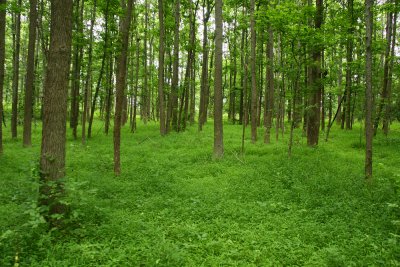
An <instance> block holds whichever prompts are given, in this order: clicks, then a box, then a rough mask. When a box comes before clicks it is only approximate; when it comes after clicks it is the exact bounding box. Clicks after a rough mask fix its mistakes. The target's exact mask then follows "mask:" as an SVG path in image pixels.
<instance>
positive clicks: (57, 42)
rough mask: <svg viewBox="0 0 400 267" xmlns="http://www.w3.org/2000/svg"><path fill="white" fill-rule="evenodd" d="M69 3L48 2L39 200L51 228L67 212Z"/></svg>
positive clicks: (70, 36) (66, 0)
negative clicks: (64, 195)
mask: <svg viewBox="0 0 400 267" xmlns="http://www.w3.org/2000/svg"><path fill="white" fill-rule="evenodd" d="M72 6H73V4H72V0H65V1H56V0H52V1H51V28H50V47H49V54H48V59H49V60H48V64H47V70H46V81H45V84H44V96H43V97H44V99H43V101H44V102H43V129H42V147H41V154H40V181H41V184H40V196H39V197H40V199H39V202H40V204H41V205H42V206H45V207H48V213H46V214H45V218H46V220H47V221H48V222H50V224H51V225H52V226H57V225H59V223H60V217H59V215H61V216H62V215H63V214H65V212H66V207H65V205H64V204H62V202H61V201H60V197H61V196H62V195H63V194H64V186H63V181H62V179H63V178H64V176H65V141H66V121H67V95H68V76H69V66H70V58H71V43H72Z"/></svg>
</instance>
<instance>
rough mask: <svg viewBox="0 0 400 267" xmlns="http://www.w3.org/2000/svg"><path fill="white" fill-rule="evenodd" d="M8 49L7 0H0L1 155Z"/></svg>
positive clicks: (1, 149) (0, 149)
mask: <svg viewBox="0 0 400 267" xmlns="http://www.w3.org/2000/svg"><path fill="white" fill-rule="evenodd" d="M5 49H6V0H0V155H1V154H3V120H4V118H3V88H4V63H5V57H6V54H5Z"/></svg>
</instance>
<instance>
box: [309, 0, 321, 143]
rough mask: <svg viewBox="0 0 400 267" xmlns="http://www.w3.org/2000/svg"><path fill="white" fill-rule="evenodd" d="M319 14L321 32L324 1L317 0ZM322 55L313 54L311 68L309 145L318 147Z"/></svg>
mask: <svg viewBox="0 0 400 267" xmlns="http://www.w3.org/2000/svg"><path fill="white" fill-rule="evenodd" d="M316 6H317V13H316V16H315V29H317V30H319V29H320V28H321V26H322V22H323V8H324V7H323V0H316ZM321 54H322V49H321V48H319V47H318V48H316V49H315V51H314V52H313V61H314V64H313V66H312V68H311V86H312V90H311V91H312V92H311V95H310V106H311V108H310V111H309V112H308V118H307V145H309V146H316V145H318V139H319V127H320V115H321V110H320V106H321V85H322V81H321Z"/></svg>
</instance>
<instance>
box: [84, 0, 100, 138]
mask: <svg viewBox="0 0 400 267" xmlns="http://www.w3.org/2000/svg"><path fill="white" fill-rule="evenodd" d="M96 8H97V0H94V1H93V9H92V17H91V21H90V37H89V40H90V41H89V51H88V54H89V59H88V65H87V71H86V81H85V91H84V95H83V113H82V144H85V143H86V118H87V116H88V113H89V102H88V101H89V93H90V92H91V91H92V59H93V28H94V23H95V20H96Z"/></svg>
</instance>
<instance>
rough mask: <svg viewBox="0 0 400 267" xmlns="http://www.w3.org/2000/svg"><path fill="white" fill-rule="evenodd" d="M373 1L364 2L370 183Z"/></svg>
mask: <svg viewBox="0 0 400 267" xmlns="http://www.w3.org/2000/svg"><path fill="white" fill-rule="evenodd" d="M373 6H374V0H365V27H366V37H365V40H366V41H365V46H366V53H365V55H366V59H365V62H366V67H365V81H366V84H365V140H366V145H365V178H366V180H367V181H368V182H371V181H372V139H373V126H372V105H373V103H372V29H373V13H372V12H373Z"/></svg>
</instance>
